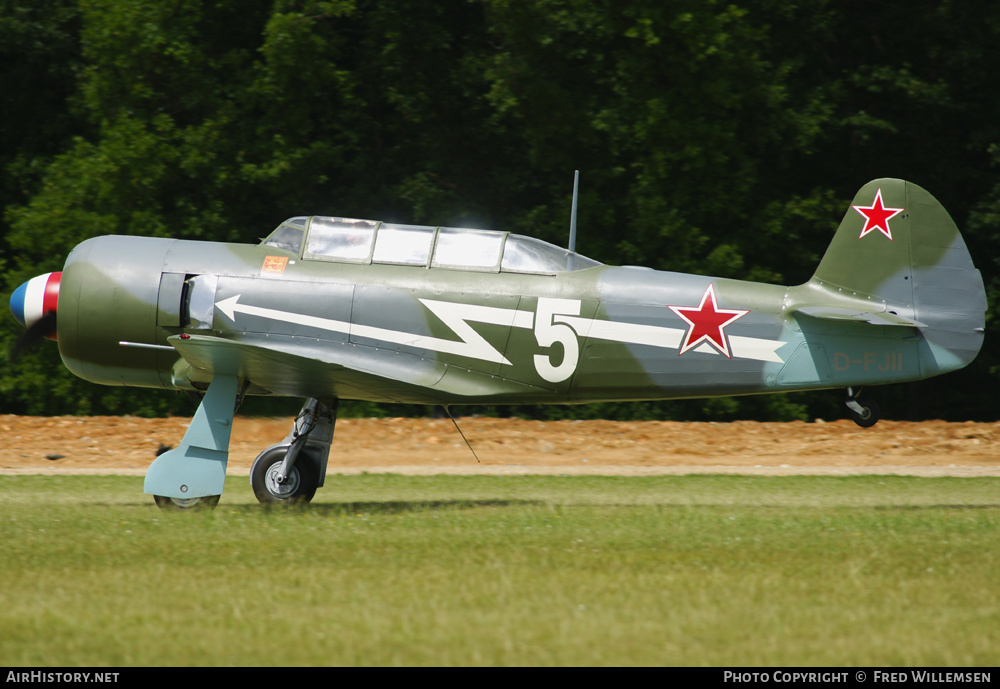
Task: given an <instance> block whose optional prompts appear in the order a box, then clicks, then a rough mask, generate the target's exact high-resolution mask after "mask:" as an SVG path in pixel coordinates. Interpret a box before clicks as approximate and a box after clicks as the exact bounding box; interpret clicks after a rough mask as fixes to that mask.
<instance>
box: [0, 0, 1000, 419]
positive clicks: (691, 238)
mask: <svg viewBox="0 0 1000 689" xmlns="http://www.w3.org/2000/svg"><path fill="white" fill-rule="evenodd" d="M998 33H1000V9H996V8H975V9H973V8H971V7H969V6H967V5H966V4H963V3H954V2H943V3H937V4H934V5H932V6H929V7H927V8H924V10H922V11H921V12H913V11H912V8H909V7H907V6H905V5H900V4H895V5H894V4H881V5H872V4H871V3H861V2H846V3H832V2H828V1H826V0H812V1H810V2H801V3H788V2H783V1H779V0H758V1H756V2H753V3H750V2H739V1H737V2H731V3H716V2H698V1H696V0H677V1H675V2H670V3H663V2H661V1H654V0H638V1H636V2H629V3H620V2H618V3H616V2H610V1H609V0H599V1H597V2H594V1H593V0H588V1H586V2H585V1H584V0H523V1H521V2H514V3H512V2H507V0H471V1H469V0H444V1H442V2H436V3H430V4H428V3H399V2H389V1H388V0H279V1H278V2H273V1H272V0H240V1H239V2H236V1H235V0H219V1H217V2H211V3H205V2H201V1H199V0H177V1H176V2H169V3H167V2H161V1H159V0H53V2H50V3H44V7H43V6H42V5H40V4H39V3H37V2H29V1H28V0H0V58H2V59H0V87H2V88H3V90H4V93H5V94H6V96H5V99H4V102H3V103H2V104H0V205H2V210H3V213H2V218H0V266H2V267H3V268H4V270H5V277H6V293H9V292H10V290H12V289H13V288H14V287H15V286H16V285H18V284H20V283H21V282H22V281H23V280H25V279H27V278H28V277H30V276H32V275H35V274H38V273H40V272H43V271H48V270H55V269H58V268H59V266H60V265H61V264H62V261H63V259H64V257H65V255H66V254H67V252H68V251H69V250H70V249H71V248H72V247H73V246H74V245H75V244H76V243H77V242H79V241H80V240H81V239H84V238H86V237H89V236H94V235H99V234H108V233H124V234H142V235H156V236H170V237H180V238H191V239H207V240H214V241H254V240H256V239H257V238H259V237H261V236H263V235H264V234H266V233H267V232H269V231H270V230H271V229H272V228H273V227H274V226H275V225H276V224H277V223H278V222H280V220H282V219H283V218H285V217H288V216H291V215H298V214H330V215H340V216H354V217H370V218H378V219H384V220H390V221H399V222H417V223H434V224H442V225H457V226H475V227H485V228H491V227H493V228H495V227H502V228H504V229H510V230H512V231H517V232H521V233H524V234H529V235H533V236H537V237H540V238H542V239H547V240H550V241H554V242H556V243H559V244H562V243H564V241H565V235H566V227H567V224H568V215H569V193H570V185H571V180H572V171H573V170H574V169H579V170H581V172H582V182H581V198H580V234H579V240H578V247H579V248H580V250H581V251H582V252H583V253H585V254H589V255H592V256H594V257H595V258H598V259H600V260H602V261H605V262H608V263H628V264H640V265H649V266H652V267H655V268H660V269H668V270H679V271H690V272H701V273H707V274H711V275H717V276H724V277H735V278H740V279H750V280H758V281H765V282H777V283H785V284H792V283H798V282H801V281H804V280H806V279H808V277H809V276H810V275H811V272H812V270H813V268H814V266H815V264H816V261H817V260H818V257H819V256H820V255H821V254H822V252H823V251H824V249H825V247H826V244H827V242H828V240H829V237H830V233H831V232H832V230H833V228H834V227H836V225H837V223H838V222H839V220H840V218H841V216H842V215H843V213H844V210H845V208H846V205H847V203H848V202H849V199H850V198H851V197H852V195H853V193H854V191H855V190H856V189H857V188H858V187H859V186H860V185H861V184H862V183H864V182H866V181H867V180H869V179H872V178H874V177H881V176H897V177H903V178H906V179H912V180H913V181H915V182H917V183H918V184H920V185H922V186H924V187H925V188H927V189H928V190H930V191H931V192H932V193H933V194H935V196H937V197H938V198H939V199H940V200H941V201H942V202H943V204H944V205H945V207H946V208H948V209H949V210H950V211H951V212H952V214H953V216H954V217H955V219H956V220H957V222H958V224H959V226H960V227H962V228H963V230H964V231H965V235H966V239H967V242H968V243H969V246H970V249H971V250H972V254H973V256H974V257H975V258H976V260H977V262H978V264H979V265H980V267H981V269H982V270H983V272H984V277H985V279H986V282H987V289H988V292H989V297H990V302H991V303H992V304H997V303H1000V282H998V277H997V276H998V274H1000V272H998V268H1000V264H998V263H997V262H996V261H994V262H993V263H988V260H987V259H986V258H985V257H989V256H997V255H1000V246H998V240H997V237H998V233H997V230H996V228H997V222H998V218H1000V210H998V209H1000V182H998V181H997V174H996V172H997V166H996V165H997V162H998V160H1000V155H998V154H997V150H998V147H1000V119H998V118H997V117H996V116H995V113H996V111H997V99H998V98H1000V95H998V94H997V92H996V89H995V88H994V81H995V78H994V75H993V73H992V69H991V67H990V66H991V65H992V64H995V63H996V60H997V59H998V58H1000V54H998V51H1000V41H998V40H997V39H998ZM990 260H993V259H990ZM988 323H989V325H988V327H989V331H990V332H989V333H988V337H987V345H986V349H985V350H984V353H983V355H982V356H981V357H980V360H979V361H978V362H977V363H976V364H974V365H973V368H972V369H971V375H972V377H973V379H976V378H979V379H982V378H984V377H985V378H986V379H988V380H992V381H995V380H996V377H997V376H998V375H1000V362H998V357H997V354H996V350H995V348H994V347H993V345H991V344H990V342H992V341H996V335H997V334H1000V332H998V326H997V319H996V318H994V317H993V311H992V309H991V312H990V318H989V321H988ZM16 335H17V329H16V328H15V327H14V326H13V325H11V324H10V323H9V321H7V322H4V324H3V326H2V327H0V345H7V346H9V344H10V343H11V342H12V341H13V339H14V338H15V337H16ZM35 356H37V357H39V358H37V359H27V360H25V362H24V363H22V364H19V365H18V366H17V368H8V370H7V371H5V372H4V373H3V374H2V376H0V390H2V391H3V399H2V401H0V409H4V410H15V411H23V410H26V409H36V410H37V409H45V410H48V411H52V412H55V411H59V410H64V411H82V410H89V411H92V412H100V411H111V410H119V409H127V408H129V406H130V405H132V404H137V405H138V406H139V407H142V408H144V409H148V411H149V412H150V413H162V412H165V411H167V410H173V409H176V408H179V405H178V404H175V403H173V402H164V403H162V404H160V403H158V404H152V405H147V403H146V402H141V403H134V402H133V401H132V399H131V395H132V394H133V393H132V392H130V391H128V392H127V391H121V390H112V391H107V390H104V391H100V392H93V391H89V389H90V386H88V384H85V383H80V382H78V381H73V380H71V379H70V378H69V374H68V373H66V372H65V371H63V370H62V367H61V366H59V365H58V362H57V361H55V358H54V356H53V355H51V354H49V355H41V354H39V355H35ZM43 361H44V363H43ZM29 362H32V363H29ZM988 387H989V386H980V389H986V388H988ZM46 390H48V391H49V392H50V395H49V397H50V398H51V399H49V400H47V401H45V402H44V403H41V402H38V401H33V400H37V397H38V396H40V395H44V394H45V391H46ZM52 393H58V394H52ZM897 394H900V395H901V396H905V391H904V392H902V393H897ZM984 394H985V393H984ZM825 399H826V398H825V397H822V396H819V395H815V396H812V397H806V398H803V399H802V400H801V401H798V402H796V403H794V404H792V403H789V404H783V403H778V402H772V401H767V402H761V401H760V400H759V399H758V398H746V399H736V400H728V401H718V402H708V403H702V402H698V403H694V402H675V403H663V404H661V405H651V406H647V407H646V411H633V410H632V409H633V407H634V405H626V406H623V407H616V408H615V410H611V409H607V408H605V409H603V410H601V411H592V410H588V411H583V410H581V409H577V408H569V409H568V410H563V411H549V412H545V414H563V413H565V414H575V413H582V414H591V413H616V414H618V413H620V414H625V415H630V416H631V415H640V416H641V415H643V414H649V413H655V414H666V415H679V416H692V415H693V416H695V417H697V418H735V417H741V416H746V417H755V418H756V417H758V416H759V415H760V414H765V415H768V414H773V415H774V418H791V417H795V418H798V417H801V416H803V415H804V416H806V417H811V416H824V415H826V414H827V410H828V407H829V403H828V402H826V401H824V400H825ZM837 404H839V400H838V402H837ZM970 407H975V408H977V409H979V410H980V411H979V412H978V413H979V414H985V413H988V412H986V411H982V410H988V409H991V408H992V407H991V406H990V405H989V404H988V400H985V399H980V403H979V404H978V405H965V408H970ZM956 408H957V407H956V406H955V405H954V404H949V403H946V402H944V401H942V402H941V403H940V404H934V403H933V401H931V402H929V403H926V405H925V408H924V413H930V414H932V415H935V416H948V415H949V414H951V413H953V410H954V409H956ZM594 409H600V408H594ZM804 410H805V411H804ZM518 413H520V412H518ZM524 413H532V414H533V413H535V412H534V411H533V410H527V411H526V412H524Z"/></svg>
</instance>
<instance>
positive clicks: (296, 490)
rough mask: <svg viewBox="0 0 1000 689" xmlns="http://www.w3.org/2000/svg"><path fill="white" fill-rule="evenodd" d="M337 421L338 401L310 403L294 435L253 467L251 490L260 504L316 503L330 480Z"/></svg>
mask: <svg viewBox="0 0 1000 689" xmlns="http://www.w3.org/2000/svg"><path fill="white" fill-rule="evenodd" d="M336 420H337V401H336V400H331V401H330V402H329V403H326V402H323V401H320V400H318V399H315V398H313V399H310V400H308V401H306V403H305V404H304V405H303V406H302V411H300V412H299V415H298V417H296V419H295V423H294V424H293V426H292V431H291V433H289V434H288V435H287V436H286V437H285V439H284V440H282V441H281V442H280V443H278V444H277V445H272V446H271V447H269V448H267V449H266V450H264V451H263V452H261V453H260V454H259V455H257V459H255V460H254V462H253V465H252V466H251V467H250V487H251V488H252V489H253V494H254V496H256V498H257V500H258V501H259V502H260V503H262V504H264V505H292V504H303V503H307V502H309V501H310V500H312V499H313V496H314V495H315V494H316V489H317V488H319V487H320V486H322V485H323V482H324V479H325V478H326V464H327V460H328V458H329V456H330V441H331V440H332V439H333V427H334V424H335V423H336Z"/></svg>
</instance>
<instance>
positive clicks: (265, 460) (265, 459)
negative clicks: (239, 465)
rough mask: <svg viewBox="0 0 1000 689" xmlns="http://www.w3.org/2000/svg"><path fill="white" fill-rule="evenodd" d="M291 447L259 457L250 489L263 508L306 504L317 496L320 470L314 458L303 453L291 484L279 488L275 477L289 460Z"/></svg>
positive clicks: (300, 454)
mask: <svg viewBox="0 0 1000 689" xmlns="http://www.w3.org/2000/svg"><path fill="white" fill-rule="evenodd" d="M288 447H289V446H288V445H276V446H273V447H269V448H268V449H266V450H264V451H263V452H261V453H260V454H259V455H257V459H255V460H254V461H253V466H251V467H250V487H251V488H253V494H254V496H255V497H256V498H257V501H258V502H260V503H261V504H262V505H304V504H306V503H308V502H309V501H310V500H312V499H313V496H314V495H316V489H317V488H318V487H319V470H318V469H317V467H316V462H314V461H313V459H312V457H310V456H309V454H308V453H307V452H306V451H305V450H303V451H301V452H299V456H298V457H296V459H295V466H293V467H292V472H291V474H290V475H289V477H288V482H287V483H285V484H283V485H279V484H278V482H277V481H276V480H275V476H276V475H277V473H278V471H279V470H280V469H281V463H282V462H284V461H285V454H286V453H287V452H288Z"/></svg>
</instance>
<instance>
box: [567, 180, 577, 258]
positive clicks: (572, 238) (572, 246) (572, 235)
mask: <svg viewBox="0 0 1000 689" xmlns="http://www.w3.org/2000/svg"><path fill="white" fill-rule="evenodd" d="M579 187H580V171H579V170H574V171H573V207H572V210H571V211H570V214H569V247H568V248H569V250H570V251H571V252H573V253H576V196H577V191H578V189H579Z"/></svg>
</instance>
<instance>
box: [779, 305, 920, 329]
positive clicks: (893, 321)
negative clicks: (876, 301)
mask: <svg viewBox="0 0 1000 689" xmlns="http://www.w3.org/2000/svg"><path fill="white" fill-rule="evenodd" d="M795 313H802V314H805V315H806V316H812V317H813V318H822V319H825V320H832V321H861V322H864V323H871V324H872V325H894V326H901V327H904V328H926V327H927V324H926V323H921V322H920V321H915V320H913V319H911V318H904V317H903V316H900V315H898V314H895V313H892V312H891V311H881V312H875V311H859V310H857V309H845V308H840V307H837V306H803V307H801V308H798V309H795Z"/></svg>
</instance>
